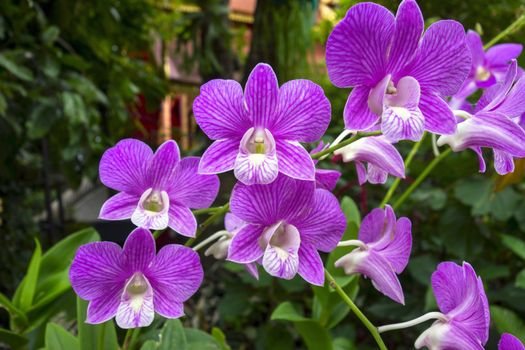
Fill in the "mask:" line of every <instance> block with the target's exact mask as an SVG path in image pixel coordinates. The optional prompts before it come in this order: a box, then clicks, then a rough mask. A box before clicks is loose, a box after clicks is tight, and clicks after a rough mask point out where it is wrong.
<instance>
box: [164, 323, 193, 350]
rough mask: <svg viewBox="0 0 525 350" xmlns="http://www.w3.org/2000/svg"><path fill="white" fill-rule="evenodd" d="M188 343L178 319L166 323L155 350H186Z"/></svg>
mask: <svg viewBox="0 0 525 350" xmlns="http://www.w3.org/2000/svg"><path fill="white" fill-rule="evenodd" d="M187 347H188V343H187V340H186V333H185V332H184V328H183V327H182V323H181V322H180V320H178V319H172V320H168V321H166V324H165V325H164V327H163V328H162V333H161V335H160V342H159V346H158V347H157V350H173V349H177V350H187Z"/></svg>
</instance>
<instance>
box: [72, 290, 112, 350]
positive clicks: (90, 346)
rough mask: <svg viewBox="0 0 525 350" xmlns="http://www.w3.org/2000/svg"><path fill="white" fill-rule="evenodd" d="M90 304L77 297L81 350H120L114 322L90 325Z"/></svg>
mask: <svg viewBox="0 0 525 350" xmlns="http://www.w3.org/2000/svg"><path fill="white" fill-rule="evenodd" d="M87 306H88V302H87V301H84V300H82V299H80V298H78V297H77V328H78V341H79V343H80V350H105V349H118V340H117V332H116V330H115V325H114V324H113V321H112V320H110V321H107V322H104V323H102V324H88V323H86V318H87Z"/></svg>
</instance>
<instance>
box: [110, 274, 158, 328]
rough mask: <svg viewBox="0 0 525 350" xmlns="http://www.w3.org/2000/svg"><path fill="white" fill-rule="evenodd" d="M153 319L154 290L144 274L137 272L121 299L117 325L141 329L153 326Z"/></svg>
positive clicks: (130, 279) (125, 288)
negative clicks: (141, 327)
mask: <svg viewBox="0 0 525 350" xmlns="http://www.w3.org/2000/svg"><path fill="white" fill-rule="evenodd" d="M153 317H154V309H153V288H152V287H151V284H150V283H149V281H148V279H147V278H146V276H144V274H143V273H142V272H135V273H134V274H133V275H132V276H131V278H129V279H128V281H127V282H126V285H125V287H124V291H123V292H122V296H121V297H120V304H119V306H118V310H117V316H116V318H117V324H120V325H129V326H130V327H140V326H145V325H149V324H151V322H152V321H153Z"/></svg>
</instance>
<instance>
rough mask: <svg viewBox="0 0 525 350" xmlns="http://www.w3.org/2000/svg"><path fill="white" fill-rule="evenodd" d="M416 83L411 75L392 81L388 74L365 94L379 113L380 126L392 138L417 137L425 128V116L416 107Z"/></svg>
mask: <svg viewBox="0 0 525 350" xmlns="http://www.w3.org/2000/svg"><path fill="white" fill-rule="evenodd" d="M420 96H421V91H420V87H419V83H418V81H417V80H416V79H414V78H413V77H410V76H406V77H403V78H401V79H399V80H398V81H397V82H394V80H393V79H392V76H391V75H387V76H386V77H385V78H383V80H381V81H380V82H379V83H378V84H377V85H376V86H375V87H374V88H373V89H372V90H371V91H370V94H369V96H368V107H369V108H370V110H371V111H372V112H373V113H374V114H376V115H378V116H380V117H381V129H382V131H383V133H384V134H385V135H386V136H387V137H388V138H389V139H390V140H392V141H398V140H402V139H408V140H413V141H418V140H419V139H421V136H422V135H423V131H424V118H423V114H422V113H421V111H420V109H419V98H420Z"/></svg>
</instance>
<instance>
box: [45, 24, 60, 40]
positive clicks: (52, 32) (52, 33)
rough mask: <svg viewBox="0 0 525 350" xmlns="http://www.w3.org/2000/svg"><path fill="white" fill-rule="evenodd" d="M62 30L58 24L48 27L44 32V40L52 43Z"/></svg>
mask: <svg viewBox="0 0 525 350" xmlns="http://www.w3.org/2000/svg"><path fill="white" fill-rule="evenodd" d="M59 34H60V30H59V29H58V27H56V26H50V27H47V28H46V29H45V30H44V32H43V33H42V41H43V42H44V43H45V44H52V43H53V42H54V41H55V40H57V39H58V35H59Z"/></svg>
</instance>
